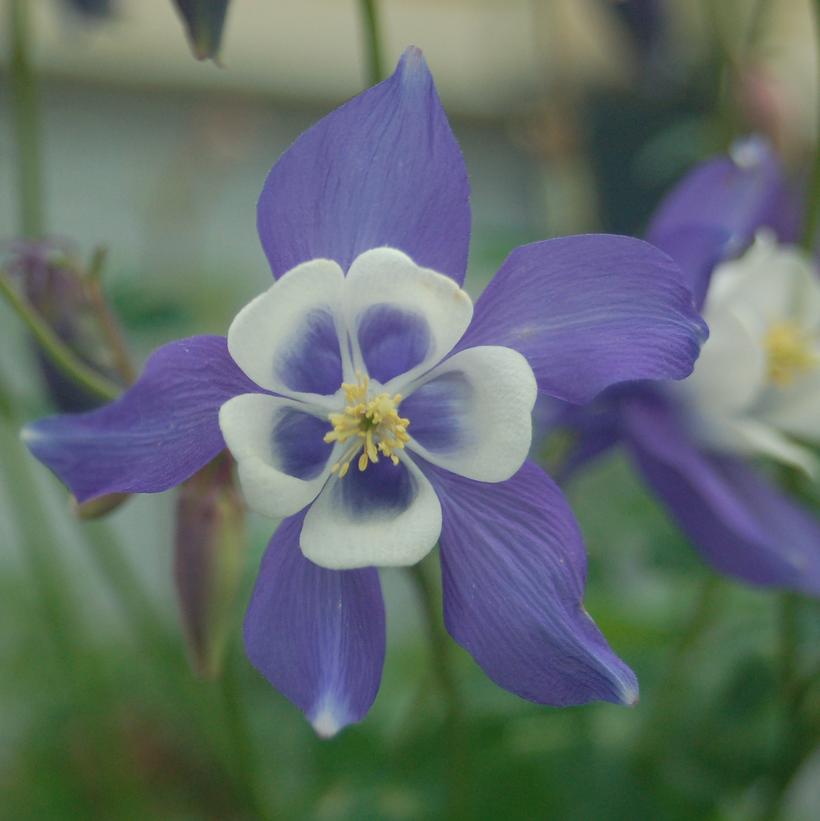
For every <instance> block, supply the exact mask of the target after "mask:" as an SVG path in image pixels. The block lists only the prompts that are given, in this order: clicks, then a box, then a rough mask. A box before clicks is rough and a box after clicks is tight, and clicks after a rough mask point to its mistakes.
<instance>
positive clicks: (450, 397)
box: [400, 345, 538, 482]
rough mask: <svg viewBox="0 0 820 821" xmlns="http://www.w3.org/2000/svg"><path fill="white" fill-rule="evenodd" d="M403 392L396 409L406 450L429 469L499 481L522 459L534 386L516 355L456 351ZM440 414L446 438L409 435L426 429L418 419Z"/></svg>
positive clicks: (492, 349) (489, 349)
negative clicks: (403, 421) (406, 421)
mask: <svg viewBox="0 0 820 821" xmlns="http://www.w3.org/2000/svg"><path fill="white" fill-rule="evenodd" d="M407 392H408V398H407V400H406V401H405V403H403V404H402V406H401V408H400V410H401V412H402V413H403V414H405V415H407V416H408V417H409V418H410V425H409V427H408V433H409V434H410V437H411V440H410V442H408V444H407V447H408V448H410V449H412V450H413V451H415V452H416V453H418V454H420V455H421V456H423V457H424V458H425V459H427V460H428V461H430V462H432V463H433V464H434V465H438V466H439V467H442V468H445V469H446V470H449V471H452V472H453V473H457V474H459V475H461V476H466V477H467V478H468V479H476V480H477V481H480V482H503V481H505V480H506V479H509V478H510V477H511V476H512V475H513V474H515V473H516V471H517V470H518V469H519V468H520V467H521V465H522V464H523V463H524V460H525V459H526V458H527V454H528V453H529V450H530V446H531V444H532V409H533V406H534V405H535V399H536V396H537V394H538V387H537V384H536V381H535V376H534V375H533V372H532V368H531V367H530V365H529V363H528V362H527V360H526V359H525V358H524V357H523V356H522V355H521V354H520V353H518V351H514V350H512V349H511V348H504V347H500V346H495V345H483V346H479V347H476V348H468V349H467V350H464V351H459V353H457V354H456V355H455V356H453V357H451V358H450V359H447V360H446V361H445V362H443V363H442V364H441V365H438V366H437V367H436V368H434V369H433V370H432V371H430V373H428V374H426V375H425V376H423V377H421V378H420V379H419V380H418V381H417V382H415V383H413V384H411V385H409V386H408V388H407ZM428 397H429V398H428ZM440 413H441V414H444V413H446V415H447V417H448V420H447V423H448V425H449V426H450V427H451V435H448V436H440V437H429V438H427V437H424V436H422V434H421V433H419V436H418V438H414V437H413V430H414V424H415V426H416V428H417V429H418V428H422V429H424V428H425V427H426V428H428V429H429V427H430V420H428V419H425V418H423V417H424V416H426V415H428V414H433V415H435V414H440ZM414 417H415V418H414Z"/></svg>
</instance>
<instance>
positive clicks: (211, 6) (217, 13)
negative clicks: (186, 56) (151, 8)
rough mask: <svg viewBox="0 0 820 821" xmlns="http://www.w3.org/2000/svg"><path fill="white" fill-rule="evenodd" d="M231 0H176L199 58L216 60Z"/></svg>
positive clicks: (196, 55) (192, 46)
mask: <svg viewBox="0 0 820 821" xmlns="http://www.w3.org/2000/svg"><path fill="white" fill-rule="evenodd" d="M228 2H229V0H174V5H175V6H176V7H177V9H178V10H179V13H180V15H181V16H182V20H183V22H184V23H185V29H186V31H187V32H188V40H189V41H190V43H191V48H192V49H193V52H194V56H195V57H196V58H197V60H207V59H208V58H211V59H213V60H216V59H217V58H218V56H219V49H220V46H221V44H222V29H223V27H224V26H225V15H226V13H227V11H228Z"/></svg>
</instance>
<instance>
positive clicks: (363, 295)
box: [344, 248, 473, 392]
mask: <svg viewBox="0 0 820 821" xmlns="http://www.w3.org/2000/svg"><path fill="white" fill-rule="evenodd" d="M376 305H389V306H391V307H395V308H397V309H399V310H401V311H407V312H412V313H417V314H420V315H421V316H422V317H424V319H425V320H426V321H427V324H428V328H429V331H430V335H431V345H430V348H429V350H428V351H427V355H426V356H425V358H424V360H423V361H422V362H420V363H419V364H418V365H416V366H415V367H413V368H412V369H411V370H410V371H408V372H407V373H406V374H403V375H400V376H398V377H397V378H395V379H392V380H390V381H389V382H387V383H386V385H385V390H387V391H388V392H392V391H397V390H398V391H401V385H403V384H404V382H405V381H406V380H408V379H412V378H413V377H414V376H416V375H418V374H420V373H424V371H426V370H428V369H429V368H430V367H432V366H433V365H435V364H436V363H437V362H440V361H441V360H442V359H443V358H444V356H445V355H446V354H447V353H449V352H450V350H452V348H453V346H454V345H455V344H456V342H458V340H459V339H461V337H462V336H463V334H464V332H465V331H466V330H467V326H468V325H469V324H470V320H471V319H472V316H473V303H472V300H471V299H470V297H469V296H468V295H467V292H466V291H463V290H462V289H461V288H459V286H458V285H457V284H456V283H455V282H454V281H453V280H452V279H450V277H447V276H444V275H443V274H439V273H436V272H435V271H432V270H431V269H429V268H422V267H420V266H418V265H416V264H415V262H413V260H412V259H410V257H408V256H407V254H404V253H402V252H401V251H397V250H396V249H395V248H373V249H372V250H370V251H365V252H364V253H363V254H360V255H359V256H358V257H356V259H355V260H353V263H352V265H351V266H350V270H349V271H348V274H347V278H346V280H345V287H344V311H345V317H346V320H347V327H348V331H349V333H350V339H351V343H352V347H353V351H354V358H355V359H356V360H357V361H356V365H357V367H362V359H361V352H360V351H359V343H358V334H357V330H358V326H359V320H360V318H361V317H362V316H363V315H364V313H365V312H366V311H367V309H368V308H371V307H373V306H376Z"/></svg>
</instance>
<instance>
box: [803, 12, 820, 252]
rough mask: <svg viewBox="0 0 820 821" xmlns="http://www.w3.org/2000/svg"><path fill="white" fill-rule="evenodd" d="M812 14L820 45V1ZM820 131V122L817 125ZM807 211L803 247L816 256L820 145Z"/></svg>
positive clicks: (819, 213)
mask: <svg viewBox="0 0 820 821" xmlns="http://www.w3.org/2000/svg"><path fill="white" fill-rule="evenodd" d="M813 5H814V12H813V14H812V21H813V22H812V25H813V26H814V34H815V42H816V43H818V44H820V0H815V3H814V4H813ZM817 126H818V129H820V122H818V123H817ZM806 197H807V199H806V211H805V213H804V215H803V234H802V237H801V239H802V245H803V247H804V248H805V249H806V250H807V251H808V252H809V253H810V254H814V246H815V241H816V238H817V231H818V228H820V144H815V146H814V160H813V161H812V166H811V172H810V174H809V184H808V189H807V191H806Z"/></svg>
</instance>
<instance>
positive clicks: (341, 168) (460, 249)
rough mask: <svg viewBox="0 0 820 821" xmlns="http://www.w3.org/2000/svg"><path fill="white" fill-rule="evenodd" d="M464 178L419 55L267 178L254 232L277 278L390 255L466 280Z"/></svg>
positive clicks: (407, 58)
mask: <svg viewBox="0 0 820 821" xmlns="http://www.w3.org/2000/svg"><path fill="white" fill-rule="evenodd" d="M469 193H470V192H469V184H468V181H467V171H466V168H465V166H464V159H463V157H462V155H461V150H460V148H459V147H458V144H457V143H456V140H455V138H454V137H453V133H452V131H451V130H450V126H449V124H448V122H447V117H446V115H445V114H444V110H443V109H442V107H441V103H440V102H439V98H438V95H437V93H436V89H435V86H434V85H433V78H432V76H431V75H430V72H429V70H428V68H427V64H426V63H425V61H424V57H423V56H422V53H421V52H420V51H419V50H418V49H416V48H409V49H407V50H406V51H405V52H404V54H403V55H402V58H401V60H400V61H399V64H398V67H397V68H396V71H395V72H394V74H393V75H392V76H391V77H390V78H389V79H387V80H385V81H384V82H382V83H379V84H378V85H376V86H373V88H370V89H368V90H367V91H365V92H363V93H362V94H359V95H358V96H357V97H354V98H353V99H352V100H350V101H349V102H347V103H346V104H345V105H343V106H341V107H340V108H338V109H336V110H335V111H333V112H332V113H330V114H329V115H328V116H326V117H325V118H324V119H322V120H321V121H320V122H318V123H317V124H316V125H314V126H313V127H312V128H310V129H309V130H308V131H306V132H305V133H304V134H302V135H301V136H300V137H299V138H298V139H297V140H296V142H295V143H294V144H293V145H292V146H291V147H290V148H289V149H288V150H287V151H286V152H285V153H284V154H283V155H282V157H281V158H280V160H279V161H278V162H277V163H276V165H274V167H273V168H272V169H271V172H270V174H269V175H268V178H267V180H266V181H265V187H264V188H263V189H262V194H261V196H260V198H259V205H258V209H257V227H258V230H259V237H260V239H261V241H262V246H263V248H264V250H265V253H266V254H267V257H268V261H269V262H270V266H271V270H272V271H273V274H274V276H277V277H278V276H280V275H281V274H283V273H285V271H288V270H289V269H291V268H293V267H294V266H295V265H298V264H299V263H300V262H304V261H305V260H309V259H314V258H316V257H326V258H329V259H335V260H336V261H337V262H338V263H339V264H340V265H341V266H342V268H343V269H344V270H347V269H348V268H349V267H350V263H351V262H352V261H353V260H354V259H355V258H356V257H357V256H358V255H359V254H361V253H362V252H363V251H367V250H368V249H370V248H377V247H379V246H385V245H386V246H391V247H393V248H398V249H399V250H401V251H404V252H405V253H406V254H408V255H409V256H411V257H412V258H413V259H414V260H415V262H417V263H418V264H419V265H423V266H426V267H429V268H433V269H434V270H436V271H438V272H439V273H442V274H447V275H449V276H451V277H452V278H453V279H454V280H456V282H458V283H459V284H460V283H462V282H463V281H464V273H465V271H466V268H467V251H468V246H469V241H470V205H469Z"/></svg>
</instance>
